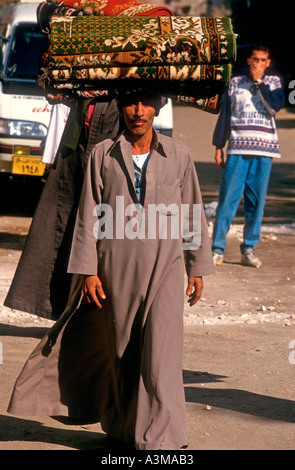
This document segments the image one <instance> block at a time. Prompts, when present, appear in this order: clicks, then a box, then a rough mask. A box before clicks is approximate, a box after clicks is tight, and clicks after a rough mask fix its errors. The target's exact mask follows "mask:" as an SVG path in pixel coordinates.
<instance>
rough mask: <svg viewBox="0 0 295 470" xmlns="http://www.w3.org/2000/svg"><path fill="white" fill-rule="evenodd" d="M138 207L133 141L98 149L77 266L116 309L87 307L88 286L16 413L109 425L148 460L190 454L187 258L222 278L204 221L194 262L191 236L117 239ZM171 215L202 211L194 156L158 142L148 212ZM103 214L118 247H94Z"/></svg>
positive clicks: (27, 373) (77, 236) (22, 383)
mask: <svg viewBox="0 0 295 470" xmlns="http://www.w3.org/2000/svg"><path fill="white" fill-rule="evenodd" d="M118 196H121V198H123V199H120V201H122V200H123V205H124V207H123V208H122V207H121V206H120V205H119V206H118V205H117V204H118V199H117V197H118ZM134 203H138V201H137V198H136V193H135V187H134V167H133V161H132V154H131V146H130V144H129V143H128V142H127V140H126V139H125V137H124V135H121V136H120V138H119V139H118V140H117V141H115V142H113V141H112V140H106V141H104V142H102V143H101V144H98V145H97V146H96V147H95V148H94V150H93V152H92V154H91V156H90V159H89V163H88V168H87V174H86V178H85V181H84V187H83V191H82V196H81V201H80V206H79V210H78V214H77V220H76V226H75V231H74V237H73V244H72V251H71V256H70V261H69V271H70V272H72V273H76V274H98V275H99V277H100V279H101V281H102V284H103V288H104V290H105V293H106V297H107V298H106V300H105V301H103V308H102V309H101V310H98V309H96V308H94V307H91V306H89V305H88V304H86V302H85V301H84V300H81V299H80V294H79V293H80V286H79V285H77V292H76V293H74V295H73V298H72V301H71V303H70V305H69V306H68V308H67V310H66V311H65V312H64V314H63V316H62V317H61V318H60V319H59V320H58V321H57V322H56V324H55V325H54V327H53V328H52V329H51V330H50V331H49V333H48V334H47V335H46V337H45V338H44V339H43V340H42V341H41V343H40V345H39V346H38V347H37V349H36V350H35V351H34V352H33V353H32V355H31V356H30V358H29V360H28V362H27V363H26V365H25V367H24V369H23V371H22V373H21V375H20V377H19V378H18V380H17V383H16V386H15V390H14V393H13V396H12V399H11V403H10V407H9V411H10V412H12V413H14V414H26V415H34V414H35V415H36V414H50V415H56V414H62V415H67V416H70V417H73V418H79V419H85V420H87V421H96V420H97V421H100V422H101V425H102V428H103V430H104V431H105V432H107V433H108V434H110V435H112V436H113V437H116V438H118V439H120V440H122V441H124V442H127V443H132V444H134V445H135V447H136V448H137V449H147V450H153V449H178V448H180V447H181V446H183V445H186V444H187V438H186V429H185V428H186V427H185V398H184V389H183V383H182V347H183V318H182V313H183V304H184V286H183V281H184V256H183V253H184V255H185V266H186V270H187V273H188V275H190V276H203V275H206V274H211V273H213V272H214V267H213V263H212V254H211V248H210V243H209V237H208V231H207V224H206V220H205V216H204V212H203V210H202V211H201V224H200V225H201V227H199V228H201V244H200V247H199V248H198V249H193V250H185V251H184V252H183V249H182V248H183V247H182V239H181V236H180V237H178V238H173V237H171V238H169V236H168V237H167V239H164V238H163V239H162V238H159V237H156V238H155V239H149V238H148V232H147V230H148V227H147V226H146V227H145V231H144V232H143V233H144V234H145V235H146V236H145V237H144V236H142V237H141V238H139V237H135V238H134V239H130V232H128V236H126V233H127V232H124V233H125V236H122V232H120V231H118V232H116V230H117V228H118V227H119V225H120V223H119V219H120V217H122V214H124V213H125V209H126V208H127V207H130V204H134ZM161 203H162V204H164V205H165V206H168V205H169V204H170V206H169V207H168V209H169V210H168V211H167V210H166V211H165V210H164V214H163V215H164V217H166V219H169V221H170V219H173V218H174V217H176V207H180V206H181V204H189V205H190V206H191V207H192V204H202V201H201V194H200V190H199V185H198V180H197V175H196V171H195V168H194V164H193V161H192V159H191V157H190V154H189V151H188V149H187V148H186V146H184V145H183V144H181V143H179V142H177V141H175V140H174V139H170V138H169V137H165V136H162V135H159V136H157V135H156V133H155V134H154V146H153V150H152V152H151V156H150V159H149V162H148V165H147V170H146V193H145V203H144V208H145V209H147V208H148V206H149V205H151V204H156V205H158V204H161ZM98 204H106V205H107V206H103V207H104V208H105V209H106V208H107V207H110V208H111V209H112V211H113V216H114V219H115V220H116V221H117V225H116V224H115V227H114V233H116V235H117V238H116V237H111V236H110V234H111V231H110V230H109V231H108V232H106V233H105V235H108V237H109V238H106V237H105V238H102V236H101V240H97V238H96V237H95V236H94V232H93V229H94V228H95V229H97V225H95V223H96V224H97V221H98V216H97V205H98ZM171 204H175V205H171ZM99 207H102V206H99ZM162 207H163V206H162ZM101 215H102V214H101ZM102 217H103V215H102ZM105 220H106V219H105ZM121 221H122V220H121ZM128 222H129V223H132V224H133V222H134V218H133V217H132V216H131V215H129V216H128V215H126V216H125V217H124V220H123V226H124V227H126V224H127V223H128ZM104 228H106V224H105V226H104ZM137 228H138V226H137ZM99 233H101V232H99ZM118 235H119V237H122V238H119V239H118ZM96 236H97V233H96Z"/></svg>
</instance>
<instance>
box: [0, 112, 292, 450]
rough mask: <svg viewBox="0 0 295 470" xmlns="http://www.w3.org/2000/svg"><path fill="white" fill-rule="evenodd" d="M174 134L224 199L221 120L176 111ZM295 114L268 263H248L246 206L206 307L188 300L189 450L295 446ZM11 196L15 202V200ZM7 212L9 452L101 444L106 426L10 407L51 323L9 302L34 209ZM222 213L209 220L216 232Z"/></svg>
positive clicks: (268, 230)
mask: <svg viewBox="0 0 295 470" xmlns="http://www.w3.org/2000/svg"><path fill="white" fill-rule="evenodd" d="M174 116H175V133H174V136H175V137H176V138H177V139H179V140H182V141H184V142H186V143H187V144H188V145H189V146H190V148H191V149H192V154H193V158H194V160H195V161H196V166H197V170H198V173H199V179H200V184H201V189H202V193H203V197H204V202H205V204H208V203H210V202H212V201H216V200H217V197H218V187H219V182H220V176H221V170H219V169H218V168H217V167H216V166H215V165H214V163H213V150H214V149H213V147H212V145H211V139H212V130H213V128H214V124H215V120H216V117H215V116H210V115H207V114H205V113H201V112H198V111H196V110H193V109H191V108H183V107H176V108H175V113H174ZM294 127H295V114H292V113H287V112H286V111H285V110H284V111H282V112H281V113H279V116H278V131H279V137H280V141H281V145H282V151H283V158H282V160H281V161H280V162H277V163H275V164H274V169H273V173H272V179H271V182H270V188H269V193H268V197H267V203H266V209H265V218H264V223H263V228H262V233H261V241H260V243H259V244H258V246H257V253H258V255H259V257H260V258H261V260H262V262H263V266H262V268H261V269H254V268H246V267H243V266H241V265H240V255H239V244H240V240H241V236H242V225H241V222H242V209H240V210H239V212H238V214H237V217H236V219H235V220H234V221H233V225H232V228H231V231H230V233H229V235H228V243H227V250H226V255H225V263H224V264H223V265H222V266H220V267H218V269H216V272H215V274H214V275H212V276H208V277H206V278H205V280H204V281H205V287H204V291H203V295H202V298H201V300H200V301H199V302H198V304H197V305H196V306H195V307H193V308H190V307H189V306H188V305H186V304H185V306H184V323H185V337H184V358H183V378H184V386H185V393H186V402H187V430H188V439H189V447H188V449H187V451H186V452H189V451H194V450H294V447H295V444H294V435H295V426H294V425H295V397H294V392H295V329H294V326H295V311H294V298H295V288H294V266H295V262H294V261H295V255H294V233H295V232H294V230H295V225H294V223H295V216H294V214H295V211H294V209H295V200H294V173H295V171H294V170H295V164H294V155H295V139H294ZM7 202H8V200H7ZM1 213H2V215H1V216H0V263H1V264H0V347H1V349H0V353H2V360H1V361H0V362H1V364H0V383H1V387H0V450H99V451H101V452H102V453H103V451H104V450H106V448H105V446H104V441H103V439H104V433H103V432H102V430H101V428H100V426H99V424H91V425H83V426H79V425H68V424H64V423H61V422H60V421H57V420H56V419H53V418H50V417H20V416H12V415H9V414H8V413H7V412H6V410H7V406H8V403H9V398H10V394H11V391H12V388H13V385H14V382H15V379H16V377H17V375H18V374H19V372H20V370H21V368H22V366H23V364H24V362H25V360H26V358H27V357H28V355H29V354H30V352H31V351H32V350H33V348H34V347H35V346H36V344H37V343H38V341H39V339H40V338H41V337H42V336H43V335H44V333H45V331H46V329H47V328H48V327H49V326H50V325H51V324H52V322H50V321H49V320H44V319H41V318H39V317H35V316H32V315H29V314H26V313H24V312H18V311H13V310H10V309H7V308H5V307H3V305H2V303H3V300H4V298H5V295H6V293H7V290H8V288H9V285H10V282H11V279H12V276H13V273H14V270H15V268H16V265H17V262H18V259H19V256H20V253H21V250H22V248H23V245H24V242H25V238H26V234H27V231H28V229H29V225H30V222H31V214H30V212H29V211H28V208H27V207H24V208H23V211H22V213H20V206H18V209H17V210H16V209H15V208H13V207H12V205H11V204H10V205H9V204H7V205H6V207H5V208H4V209H3V211H1ZM213 221H214V218H208V227H209V232H210V233H211V232H212V224H213Z"/></svg>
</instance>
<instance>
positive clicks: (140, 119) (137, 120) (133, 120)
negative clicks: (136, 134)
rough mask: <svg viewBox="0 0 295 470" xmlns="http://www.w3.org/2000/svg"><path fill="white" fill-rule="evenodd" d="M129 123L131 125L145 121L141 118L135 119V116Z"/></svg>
mask: <svg viewBox="0 0 295 470" xmlns="http://www.w3.org/2000/svg"><path fill="white" fill-rule="evenodd" d="M130 122H131V123H133V122H147V120H146V119H143V118H141V117H136V116H135V117H133V118H132V119H131V121H130Z"/></svg>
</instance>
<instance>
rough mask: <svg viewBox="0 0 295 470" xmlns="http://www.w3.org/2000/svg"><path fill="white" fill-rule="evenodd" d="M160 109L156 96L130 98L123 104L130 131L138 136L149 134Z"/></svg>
mask: <svg viewBox="0 0 295 470" xmlns="http://www.w3.org/2000/svg"><path fill="white" fill-rule="evenodd" d="M158 109H159V99H158V98H156V97H155V98H154V97H148V98H145V97H135V98H130V100H128V102H126V103H125V104H124V105H123V116H124V118H125V122H126V126H127V128H128V130H129V132H130V133H131V134H132V135H134V136H138V137H140V136H143V135H146V134H148V133H149V132H150V131H151V129H152V126H153V122H154V117H155V115H156V112H157V111H158Z"/></svg>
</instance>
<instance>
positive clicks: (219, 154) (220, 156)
mask: <svg viewBox="0 0 295 470" xmlns="http://www.w3.org/2000/svg"><path fill="white" fill-rule="evenodd" d="M215 161H216V164H217V165H218V166H219V167H220V168H223V167H224V153H223V150H222V149H216V152H215Z"/></svg>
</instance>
